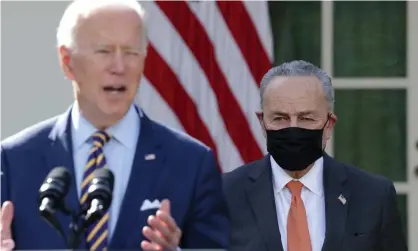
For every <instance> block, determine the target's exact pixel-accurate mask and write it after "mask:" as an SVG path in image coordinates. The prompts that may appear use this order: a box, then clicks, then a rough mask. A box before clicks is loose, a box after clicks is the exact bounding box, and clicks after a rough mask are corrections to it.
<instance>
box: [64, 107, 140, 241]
mask: <svg viewBox="0 0 418 251" xmlns="http://www.w3.org/2000/svg"><path fill="white" fill-rule="evenodd" d="M96 131H97V129H96V128H95V127H94V126H93V125H92V124H91V123H89V122H88V121H87V120H86V119H85V118H84V117H83V116H81V114H80V110H79V106H78V103H77V102H75V103H74V105H73V108H72V110H71V135H72V143H73V154H74V156H73V158H74V171H75V178H76V179H75V180H76V183H77V193H78V196H79V198H80V190H81V183H82V180H83V174H84V169H85V165H86V163H87V159H88V156H89V153H90V151H91V148H92V146H93V142H92V141H91V140H89V139H90V137H91V135H92V134H93V133H94V132H96ZM106 131H107V132H108V133H110V134H111V135H112V139H111V140H110V141H109V142H108V143H106V144H105V145H104V147H103V152H104V155H105V158H106V163H107V167H108V168H109V169H110V170H111V171H112V172H113V174H114V176H115V182H114V188H113V199H112V205H111V206H110V211H109V213H110V217H109V239H110V238H111V236H112V234H113V232H114V229H115V227H116V222H117V219H118V218H119V212H120V207H121V205H122V200H123V197H124V196H125V191H126V188H127V186H128V182H129V177H130V174H131V169H132V164H133V159H134V156H135V151H136V145H137V141H138V136H139V132H140V118H139V115H138V113H137V111H136V110H135V107H134V106H131V108H130V109H129V111H128V112H127V114H126V115H125V117H123V118H122V120H121V121H119V123H117V124H116V125H114V126H112V127H110V128H108V129H107V130H106Z"/></svg>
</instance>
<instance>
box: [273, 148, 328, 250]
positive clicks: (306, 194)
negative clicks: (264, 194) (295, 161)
mask: <svg viewBox="0 0 418 251" xmlns="http://www.w3.org/2000/svg"><path fill="white" fill-rule="evenodd" d="M323 162H324V161H323V158H320V159H318V160H317V161H316V162H315V164H314V166H313V167H312V169H311V170H310V171H309V172H308V173H307V174H305V175H304V176H303V177H302V178H300V179H299V180H298V181H300V182H301V183H302V184H303V188H302V194H301V197H302V200H303V204H304V205H305V210H306V214H307V219H308V228H309V235H310V238H311V244H312V251H321V249H322V245H323V243H324V239H325V199H324V188H323V182H322V180H323V176H322V175H323ZM270 163H271V167H272V172H273V189H274V198H275V202H276V210H277V212H276V214H277V220H278V224H279V230H280V235H281V239H282V245H283V250H284V251H287V215H288V213H289V209H290V203H291V198H292V194H291V193H290V191H289V189H288V188H287V187H286V185H287V183H289V181H291V180H296V179H293V178H292V177H290V176H289V175H288V174H287V173H286V172H285V171H284V170H283V169H282V168H281V167H280V166H279V165H278V164H277V163H276V161H274V159H273V157H271V156H270Z"/></svg>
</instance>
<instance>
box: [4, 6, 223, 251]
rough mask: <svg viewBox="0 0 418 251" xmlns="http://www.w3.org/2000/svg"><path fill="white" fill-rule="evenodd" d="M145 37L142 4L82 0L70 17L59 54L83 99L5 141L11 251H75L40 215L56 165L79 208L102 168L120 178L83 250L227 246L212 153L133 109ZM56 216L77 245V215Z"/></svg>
mask: <svg viewBox="0 0 418 251" xmlns="http://www.w3.org/2000/svg"><path fill="white" fill-rule="evenodd" d="M145 31H146V27H145V22H144V10H143V9H142V8H141V6H140V5H139V4H138V2H137V1H135V0H78V1H75V2H73V3H72V4H70V6H69V7H68V8H67V10H66V11H65V13H64V15H63V17H62V20H61V23H60V25H59V28H58V33H57V39H58V54H59V61H60V65H61V67H62V70H63V72H64V73H65V76H66V77H67V78H68V79H69V80H71V82H72V84H73V89H74V98H75V101H74V104H73V105H71V107H70V108H69V109H68V110H67V111H65V112H64V113H63V114H61V115H59V116H57V117H54V118H51V119H49V120H46V121H43V122H41V123H39V124H36V125H34V126H31V127H29V128H27V129H25V130H23V131H22V132H20V133H18V134H16V135H14V136H12V137H10V138H8V139H6V140H4V141H3V142H1V169H2V176H1V201H2V204H3V203H4V204H3V207H2V210H1V250H2V251H3V250H4V251H7V250H11V249H13V248H15V249H38V250H45V249H56V250H57V249H66V248H67V246H66V243H65V242H64V241H63V240H62V239H61V238H60V237H59V235H58V233H57V232H56V231H55V230H54V229H53V228H52V227H50V226H49V225H48V224H47V223H46V221H44V220H43V219H42V218H41V217H40V215H39V212H38V197H39V195H38V191H39V188H40V186H41V185H42V182H43V180H44V179H45V177H46V176H47V175H48V173H49V172H50V171H51V170H52V169H53V168H54V167H56V166H63V167H65V168H67V169H68V171H69V172H70V173H71V175H72V177H73V179H72V184H71V187H70V190H69V193H68V196H67V197H66V203H67V204H68V205H69V206H70V207H71V208H72V209H78V208H79V206H80V205H83V203H85V199H86V191H87V189H88V187H89V186H88V184H89V181H91V178H92V175H91V174H92V172H93V171H94V170H95V169H98V168H109V169H110V170H111V171H112V172H113V174H114V176H115V182H114V189H113V200H112V203H111V206H110V209H109V211H108V212H107V213H106V214H104V215H103V217H102V218H99V219H98V220H97V221H96V222H95V223H94V224H93V225H92V226H91V227H90V228H89V229H88V230H87V232H86V234H85V236H83V239H82V243H81V247H80V248H81V249H90V250H103V249H105V248H106V249H114V250H118V249H130V250H176V249H178V248H179V247H180V248H227V239H228V233H229V229H228V226H229V225H228V218H227V207H226V203H225V200H224V198H223V195H222V194H223V192H222V179H221V173H220V171H219V169H218V168H217V165H216V161H215V158H214V155H213V153H212V151H211V150H210V149H209V148H208V147H206V146H204V145H203V144H202V143H200V142H198V141H197V140H195V139H193V138H191V137H189V136H186V135H184V134H182V133H179V132H176V131H173V130H172V129H169V128H167V127H165V126H164V125H161V124H158V123H156V122H154V121H152V120H150V119H149V118H148V117H147V116H146V115H145V114H144V113H143V112H142V111H141V109H140V108H138V107H137V106H135V105H134V104H133V100H134V97H135V94H136V91H137V89H138V85H139V83H140V80H141V77H142V73H143V69H144V62H145V57H146V48H147V38H146V32H145ZM51 105H54V104H51ZM56 215H57V217H58V222H59V223H60V224H62V226H63V228H64V230H65V233H66V235H67V237H68V225H69V223H70V220H71V219H70V217H68V216H64V215H62V214H61V213H59V212H58V213H56Z"/></svg>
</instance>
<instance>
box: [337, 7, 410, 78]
mask: <svg viewBox="0 0 418 251" xmlns="http://www.w3.org/2000/svg"><path fill="white" fill-rule="evenodd" d="M406 16H407V15H406V2H404V1H395V2H385V1H373V2H369V1H367V2H360V1H352V2H340V1H336V2H334V54H333V55H334V73H333V75H334V76H336V77H347V76H350V77H385V76H391V77H395V76H396V77H402V76H406V22H407V20H406Z"/></svg>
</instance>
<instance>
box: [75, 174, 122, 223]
mask: <svg viewBox="0 0 418 251" xmlns="http://www.w3.org/2000/svg"><path fill="white" fill-rule="evenodd" d="M114 180H115V178H114V175H113V173H112V171H110V170H109V169H107V168H100V169H97V170H96V171H94V172H93V179H92V181H91V182H90V186H89V188H88V190H87V199H86V205H87V206H86V208H84V212H85V217H84V224H83V227H84V228H87V227H88V226H89V225H90V224H92V223H93V222H94V221H96V220H97V219H99V218H100V217H102V216H103V215H104V213H105V211H106V210H107V209H109V207H110V204H111V203H112V194H113V184H114Z"/></svg>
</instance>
